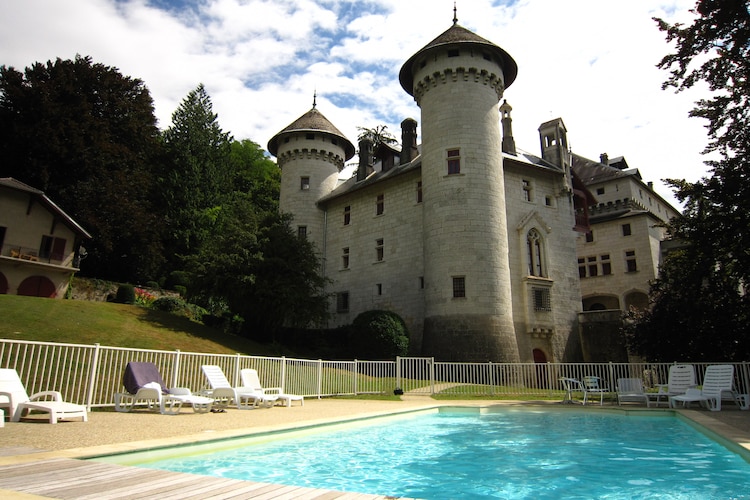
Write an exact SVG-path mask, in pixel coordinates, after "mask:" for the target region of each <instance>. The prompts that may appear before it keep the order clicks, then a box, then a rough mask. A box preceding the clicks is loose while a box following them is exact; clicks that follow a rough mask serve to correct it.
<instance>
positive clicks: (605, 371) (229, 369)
mask: <svg viewBox="0 0 750 500" xmlns="http://www.w3.org/2000/svg"><path fill="white" fill-rule="evenodd" d="M129 361H149V362H152V363H154V364H155V365H156V366H157V367H158V368H159V371H160V372H161V374H162V377H163V378H164V380H165V382H166V383H167V384H168V385H169V386H170V387H187V388H189V389H190V390H191V391H193V392H199V391H201V390H203V389H206V388H207V381H206V379H205V377H204V376H203V372H202V371H201V365H207V364H211V365H219V366H220V367H221V368H222V370H223V371H224V373H225V374H226V376H227V379H229V381H230V382H231V383H233V384H234V385H240V370H242V369H243V368H255V369H256V370H258V374H259V376H260V378H261V383H262V384H263V386H265V387H282V388H283V389H284V391H285V392H288V393H290V394H301V395H303V396H305V397H325V396H335V395H355V394H372V393H391V392H392V391H393V390H394V389H396V388H400V389H402V390H403V391H404V392H408V393H410V394H423V395H427V396H429V395H433V394H438V393H439V394H450V395H464V396H495V397H514V396H516V397H539V398H555V397H561V393H562V387H561V385H560V383H559V381H558V380H559V378H560V377H570V378H576V379H579V380H582V379H583V377H585V376H597V377H600V378H601V379H603V380H604V381H605V383H606V384H608V386H609V388H610V389H614V385H615V384H616V380H617V379H618V378H640V379H642V380H643V382H644V385H645V386H646V387H647V388H652V387H654V386H655V385H656V384H660V383H666V382H667V377H668V374H669V367H670V366H671V364H670V363H544V364H540V363H456V362H441V361H435V360H434V359H433V358H411V357H409V358H407V357H404V358H397V359H396V360H394V361H362V360H352V361H326V360H321V359H318V360H311V359H295V358H287V357H261V356H245V355H241V354H235V355H230V354H206V353H192V352H181V351H179V350H177V351H156V350H143V349H129V348H121V347H107V346H101V345H99V344H95V345H80V344H56V343H49V342H30V341H22V340H8V339H0V368H14V369H15V370H16V371H18V373H19V375H20V376H21V380H22V381H23V383H24V385H25V387H26V391H27V392H28V393H29V394H32V393H35V392H39V391H45V390H57V391H60V392H61V393H62V394H63V396H64V397H65V399H66V400H67V401H71V402H74V403H78V404H84V405H86V406H87V407H88V408H89V409H90V408H93V407H106V406H113V405H114V394H115V393H116V392H120V391H122V390H123V386H122V375H123V371H124V369H125V365H126V364H127V363H128V362H129ZM690 364H693V365H694V366H695V368H696V376H697V378H698V384H701V382H702V380H703V374H704V372H705V368H706V366H708V365H710V364H717V363H690ZM733 364H734V366H735V389H736V390H737V392H739V393H741V394H748V393H750V363H747V362H742V363H733Z"/></svg>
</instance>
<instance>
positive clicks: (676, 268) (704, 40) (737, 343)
mask: <svg viewBox="0 0 750 500" xmlns="http://www.w3.org/2000/svg"><path fill="white" fill-rule="evenodd" d="M692 12H693V13H694V14H695V16H696V17H695V20H694V22H693V23H692V24H691V25H689V26H685V25H682V24H675V25H670V24H668V23H666V22H664V21H663V20H661V19H656V21H657V23H658V25H659V28H660V29H661V30H662V31H664V32H665V33H666V36H667V40H668V41H673V42H676V52H675V53H673V54H669V55H667V56H665V57H664V58H663V59H662V60H661V62H660V63H659V67H660V68H662V69H666V70H669V71H670V76H669V78H668V79H667V80H666V82H665V83H664V87H665V88H675V89H676V90H677V91H682V90H685V89H688V88H691V87H693V86H695V85H696V84H698V83H699V82H703V83H705V84H707V85H708V88H709V90H710V97H708V98H704V99H701V100H699V101H698V102H696V106H695V108H694V109H693V110H692V111H691V113H690V115H691V116H693V117H699V118H703V119H705V120H706V121H707V125H706V127H707V130H708V135H709V144H708V145H707V147H706V153H712V156H713V157H715V158H717V159H711V160H710V161H706V165H707V166H708V167H709V174H710V175H709V176H707V177H705V178H703V179H700V180H699V181H697V182H687V181H685V180H680V179H668V180H667V182H668V183H669V184H670V185H672V186H673V187H674V188H675V193H676V196H677V198H678V199H679V200H680V201H681V202H683V203H684V204H685V210H684V211H683V213H682V214H681V215H680V216H678V217H676V218H675V219H673V220H672V221H670V224H669V226H668V230H669V234H670V236H671V237H672V238H674V239H675V240H677V241H680V242H681V243H682V245H683V247H682V249H681V250H679V251H677V252H673V253H672V254H670V255H669V256H668V257H667V258H666V260H665V262H664V264H663V266H662V269H661V274H660V278H659V279H658V280H656V282H655V283H654V284H653V286H652V291H651V292H652V297H651V299H652V302H653V304H652V308H651V310H650V311H647V312H646V313H644V314H643V315H642V316H638V315H635V316H636V317H634V315H632V314H631V320H632V321H631V323H630V325H629V327H628V330H627V333H628V337H629V339H630V345H631V346H632V347H633V348H635V349H636V350H638V352H640V353H642V354H644V355H646V356H647V357H651V358H654V359H661V360H674V359H680V358H681V359H695V360H701V359H713V360H718V359H732V360H744V359H748V357H749V356H750V340H749V339H750V328H749V327H748V325H749V324H750V323H749V321H750V317H749V316H750V314H749V312H750V298H749V296H748V294H747V292H748V286H749V285H750V219H748V217H747V214H748V213H750V151H749V150H748V148H749V146H750V106H748V104H749V103H748V98H750V83H749V80H750V12H749V10H748V2H747V1H740V0H729V1H719V0H700V1H698V2H697V4H696V6H695V8H694V10H693V11H692Z"/></svg>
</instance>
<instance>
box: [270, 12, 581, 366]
mask: <svg viewBox="0 0 750 500" xmlns="http://www.w3.org/2000/svg"><path fill="white" fill-rule="evenodd" d="M516 72H517V67H516V64H515V62H514V61H513V59H512V58H511V57H510V56H509V55H508V54H507V53H506V52H505V51H503V50H502V49H501V48H500V47H498V46H496V45H494V44H493V43H491V42H489V41H487V40H485V39H483V38H481V37H479V36H478V35H476V34H474V33H472V32H470V31H469V30H466V29H465V28H463V27H461V26H459V25H458V24H457V23H455V21H454V25H453V26H452V27H451V28H449V29H448V30H447V31H446V32H444V33H443V34H441V35H440V36H438V37H437V38H436V39H435V40H433V41H432V42H430V43H429V44H428V45H426V46H425V47H424V48H423V49H421V50H420V51H418V52H417V53H416V54H414V56H412V57H411V58H410V59H409V60H408V61H407V62H406V63H405V64H404V66H403V67H402V69H401V72H400V75H399V79H400V82H401V84H402V86H403V87H404V90H405V91H406V92H407V93H409V94H410V95H412V96H413V97H414V98H415V100H416V101H417V103H418V104H419V106H420V109H421V127H422V129H421V132H422V144H421V147H417V145H416V143H415V142H414V143H411V141H412V140H414V141H416V139H415V134H414V132H413V130H412V129H413V127H414V126H415V125H414V120H410V119H407V120H405V121H404V123H402V127H403V131H402V139H403V141H404V143H403V144H402V145H401V150H400V151H398V150H397V149H392V148H389V147H383V146H381V147H379V148H378V149H377V150H376V154H377V161H373V159H372V158H371V157H370V153H369V152H370V150H371V147H370V146H369V145H368V144H367V143H362V144H360V147H359V150H360V155H359V156H360V158H359V162H360V166H359V169H358V172H357V175H355V176H353V177H352V178H350V179H348V180H346V181H344V182H343V183H341V184H340V185H338V186H335V187H332V183H331V181H330V179H331V178H332V176H333V175H334V174H335V173H337V172H335V169H333V168H331V164H330V162H329V161H328V160H327V159H325V158H324V157H321V155H318V156H317V157H313V156H314V155H308V156H306V157H304V158H303V157H302V156H300V155H298V154H297V155H291V154H289V151H290V150H298V151H302V149H301V148H302V147H301V146H297V145H299V144H309V145H315V149H316V150H318V151H320V150H322V149H326V151H329V152H330V151H335V155H334V156H336V158H343V159H344V161H346V160H347V159H348V151H349V148H350V146H351V143H350V142H349V141H348V140H347V139H346V138H345V137H344V136H343V135H342V134H341V133H340V132H338V131H337V130H336V129H335V127H334V126H333V125H332V124H330V122H328V121H327V120H325V119H324V118H323V117H322V115H320V113H319V111H317V109H316V106H315V105H313V109H312V110H311V111H310V112H308V113H307V114H305V115H303V116H302V117H301V118H300V119H299V120H297V121H296V122H295V123H293V124H292V125H290V126H289V127H287V128H285V129H284V130H282V131H281V132H279V133H278V134H276V135H275V136H274V137H273V138H272V139H271V141H270V142H269V151H270V152H271V153H272V154H274V155H276V156H277V157H278V158H279V165H280V167H281V169H282V184H281V190H282V192H281V203H280V207H281V210H283V211H285V212H291V213H292V214H293V216H294V224H295V225H296V226H297V227H298V228H301V227H303V226H305V227H306V229H305V230H304V231H303V230H302V229H300V232H305V233H306V234H307V237H308V238H310V239H311V240H312V241H313V242H314V243H315V244H316V245H317V247H318V249H319V251H320V252H321V258H322V262H323V272H324V274H325V276H326V277H328V278H329V279H331V280H332V281H333V283H332V285H331V287H330V291H331V292H332V293H333V296H334V299H333V300H332V303H331V312H332V313H333V319H332V322H331V325H330V326H339V325H344V324H349V323H351V322H352V320H353V319H354V318H355V317H356V316H357V315H358V314H360V313H362V312H364V311H367V310H372V309H388V310H391V311H394V312H396V313H398V314H399V315H400V316H401V317H402V318H404V320H405V321H406V323H407V325H408V327H409V330H410V334H411V345H410V350H411V352H412V353H413V354H415V355H416V354H419V355H425V356H435V357H436V358H438V359H443V360H457V361H458V360H460V361H482V362H486V361H495V362H519V361H521V362H531V361H544V360H548V361H570V360H577V359H580V353H581V351H580V344H579V343H578V335H577V331H578V330H577V323H576V322H577V315H578V313H579V312H580V310H581V301H580V297H581V296H580V288H579V280H578V272H577V268H576V266H575V256H576V231H575V230H574V227H575V226H576V218H575V207H576V203H575V202H574V198H575V196H574V194H573V191H574V190H573V178H572V174H571V171H570V155H569V153H568V152H567V149H565V148H564V147H563V146H560V147H558V149H556V150H555V151H557V157H553V156H552V155H551V151H552V150H547V151H545V150H544V149H543V151H542V157H541V158H540V157H537V156H534V155H529V154H520V153H517V152H516V150H515V147H514V145H513V139H512V132H511V130H510V123H511V118H510V106H508V105H507V103H504V104H503V105H502V106H501V105H500V99H501V97H502V95H503V93H504V91H505V88H506V87H508V86H509V85H510V84H511V83H512V82H513V80H514V79H515V76H516ZM501 114H502V128H503V130H502V131H501V120H500V118H501ZM313 115H314V116H315V117H316V124H315V126H314V127H312V126H309V125H310V124H309V123H308V122H310V121H311V116H313ZM555 123H556V124H557V122H555ZM560 124H561V121H560ZM545 133H553V134H557V135H556V138H555V140H550V141H548V143H549V144H550V146H555V147H557V145H564V143H565V136H564V133H565V131H564V126H563V127H562V128H560V127H557V126H556V127H555V128H554V129H553V130H552V131H551V132H550V131H549V130H546V129H545ZM332 142H335V143H336V145H337V146H338V149H335V148H332V147H331V143H332ZM306 149H307V150H308V151H310V150H311V149H312V146H310V147H307V148H306ZM548 157H549V158H553V159H556V161H557V163H553V162H551V161H549V160H548ZM308 160H309V161H308ZM313 160H314V161H313ZM303 179H309V180H310V182H311V184H312V183H314V184H315V185H314V186H312V185H311V186H309V187H307V188H305V189H301V187H300V186H302V185H303V183H304V180H303ZM313 202H314V203H313ZM313 220H316V221H319V223H318V224H317V225H313V224H312V223H311V221H313ZM313 227H314V228H315V229H314V230H311V228H313Z"/></svg>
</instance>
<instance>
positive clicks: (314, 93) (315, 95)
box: [313, 89, 318, 109]
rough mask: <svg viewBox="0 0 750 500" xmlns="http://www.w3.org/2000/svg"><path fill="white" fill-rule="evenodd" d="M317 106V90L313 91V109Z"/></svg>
mask: <svg viewBox="0 0 750 500" xmlns="http://www.w3.org/2000/svg"><path fill="white" fill-rule="evenodd" d="M317 105H318V89H315V90H314V91H313V109H315V106H317Z"/></svg>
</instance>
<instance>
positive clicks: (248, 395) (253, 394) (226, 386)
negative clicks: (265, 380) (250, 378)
mask: <svg viewBox="0 0 750 500" xmlns="http://www.w3.org/2000/svg"><path fill="white" fill-rule="evenodd" d="M201 369H202V370H203V374H204V375H205V376H206V378H207V379H208V385H209V386H210V387H211V389H210V390H208V391H206V394H207V395H210V397H212V398H214V399H215V400H217V401H221V400H223V401H226V402H233V403H234V404H235V405H237V408H238V409H240V410H247V409H251V408H257V407H258V406H261V405H262V406H265V407H267V408H270V407H271V406H273V405H274V404H275V403H276V400H277V399H278V396H276V395H271V394H268V395H267V394H263V393H262V392H258V391H256V390H255V389H253V388H252V387H232V384H230V383H229V380H227V378H226V377H225V376H224V372H223V371H222V369H221V367H220V366H217V365H203V366H202V367H201Z"/></svg>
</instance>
